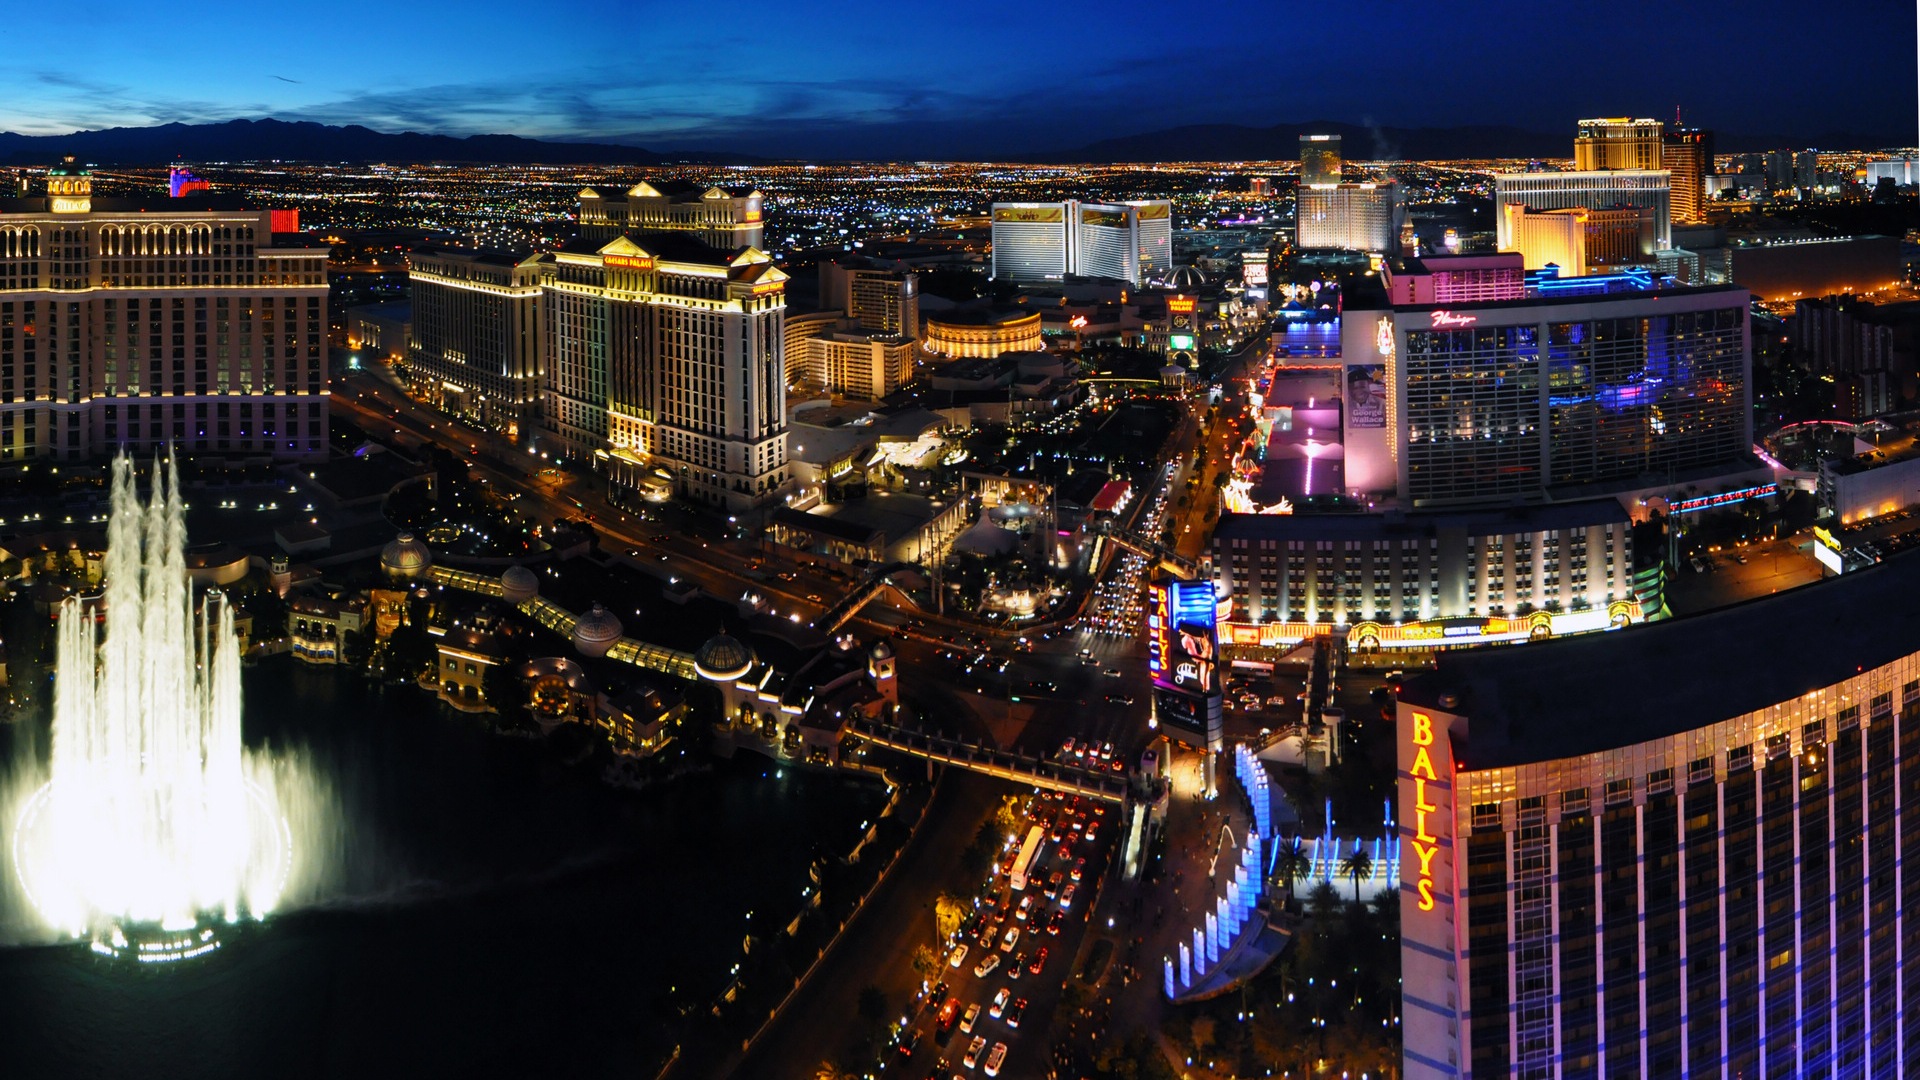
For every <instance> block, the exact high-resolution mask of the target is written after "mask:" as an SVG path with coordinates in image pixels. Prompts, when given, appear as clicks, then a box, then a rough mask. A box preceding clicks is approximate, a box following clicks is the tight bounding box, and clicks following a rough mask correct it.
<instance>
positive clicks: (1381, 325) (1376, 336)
mask: <svg viewBox="0 0 1920 1080" xmlns="http://www.w3.org/2000/svg"><path fill="white" fill-rule="evenodd" d="M1373 347H1374V348H1375V349H1376V350H1378V351H1379V353H1380V355H1381V356H1384V357H1386V358H1387V359H1389V360H1391V359H1393V320H1392V319H1391V318H1389V317H1387V316H1385V315H1382V316H1380V321H1379V322H1377V323H1375V324H1374V327H1373Z"/></svg>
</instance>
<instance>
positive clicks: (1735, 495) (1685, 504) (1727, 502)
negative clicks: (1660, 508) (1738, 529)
mask: <svg viewBox="0 0 1920 1080" xmlns="http://www.w3.org/2000/svg"><path fill="white" fill-rule="evenodd" d="M1779 493H1780V485H1779V484H1761V485H1759V486H1757V487H1749V488H1740V489H1739V490H1737V491H1723V492H1721V493H1720V494H1718V495H1702V496H1700V497H1699V498H1697V499H1681V500H1679V501H1678V502H1675V503H1673V504H1671V510H1672V512H1673V513H1676V514H1691V513H1693V512H1694V511H1696V510H1711V509H1713V508H1714V507H1716V506H1732V505H1733V504H1734V503H1743V502H1746V501H1747V500H1748V499H1764V498H1766V497H1767V496H1769V495H1778V494H1779Z"/></svg>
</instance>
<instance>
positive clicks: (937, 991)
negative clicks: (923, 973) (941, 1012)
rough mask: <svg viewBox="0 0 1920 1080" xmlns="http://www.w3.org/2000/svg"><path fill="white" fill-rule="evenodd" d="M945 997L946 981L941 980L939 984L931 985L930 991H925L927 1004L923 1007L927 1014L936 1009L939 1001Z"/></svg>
mask: <svg viewBox="0 0 1920 1080" xmlns="http://www.w3.org/2000/svg"><path fill="white" fill-rule="evenodd" d="M946 996H947V980H945V979H941V980H940V981H939V982H937V983H934V984H933V989H932V990H929V991H927V1003H926V1006H925V1008H926V1010H927V1011H928V1012H932V1011H933V1010H934V1008H935V1007H937V1006H938V1005H939V1004H940V1002H941V1000H942V999H944V998H945V997H946Z"/></svg>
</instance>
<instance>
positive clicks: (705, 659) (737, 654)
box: [693, 634, 753, 679]
mask: <svg viewBox="0 0 1920 1080" xmlns="http://www.w3.org/2000/svg"><path fill="white" fill-rule="evenodd" d="M693 666H694V670H696V671H698V672H699V673H700V674H702V675H704V676H706V677H707V678H709V679H737V678H739V677H740V676H742V675H745V674H746V673H747V669H748V668H751V667H752V666H753V650H752V649H749V648H747V647H746V646H745V645H743V644H741V643H740V642H738V641H735V640H734V639H733V638H730V637H728V636H727V635H725V634H715V635H714V636H713V637H710V638H708V639H707V643H706V644H704V645H702V646H700V648H699V649H697V650H695V651H694V654H693Z"/></svg>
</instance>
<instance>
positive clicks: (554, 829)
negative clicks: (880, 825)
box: [0, 657, 883, 1078]
mask: <svg viewBox="0 0 1920 1080" xmlns="http://www.w3.org/2000/svg"><path fill="white" fill-rule="evenodd" d="M246 695H247V697H246V702H247V718H246V723H247V741H248V744H249V746H259V745H261V744H262V743H263V742H271V743H273V744H275V745H286V744H291V745H293V746H295V747H299V748H301V749H302V752H303V754H304V756H305V757H306V758H307V760H308V765H309V768H310V769H311V770H312V771H313V772H314V773H315V774H316V775H318V776H321V777H323V778H325V779H327V780H328V781H330V782H331V784H332V788H333V797H332V802H333V804H334V805H335V806H337V807H338V808H339V811H340V813H339V814H338V816H337V819H336V822H335V826H336V827H335V828H334V834H335V835H334V839H332V840H327V841H324V842H323V843H324V846H327V847H330V848H334V849H335V851H334V853H333V855H332V856H331V857H332V860H333V861H334V862H335V863H336V864H338V866H339V867H340V870H339V872H337V873H335V874H333V875H331V880H330V881H329V882H327V883H326V884H325V885H324V887H322V888H321V889H319V890H318V895H317V896H312V897H308V898H305V899H304V900H303V901H301V902H298V903H297V906H295V907H294V908H293V909H291V910H286V911H283V912H282V913H281V914H278V915H276V916H275V917H273V918H272V919H270V920H269V921H268V922H266V923H265V924H262V925H258V926H254V927H250V928H247V929H246V930H245V931H244V932H242V933H239V934H235V935H232V937H231V939H230V940H229V943H228V945H227V947H226V948H223V949H222V950H220V951H219V952H218V953H216V954H214V955H213V956H211V957H209V958H207V959H205V960H202V961H198V962H194V963H189V964H183V965H178V966H176V967H169V968H167V969H164V970H157V971H147V970H141V971H128V970H126V969H125V968H121V967H115V966H111V965H106V964H102V963H96V962H95V961H94V959H93V957H92V956H91V954H89V953H88V952H87V951H86V950H85V949H84V948H83V947H76V946H60V947H9V948H0V1076H5V1077H7V1078H13V1077H42V1076H100V1077H227V1076H272V1077H323V1076H325V1077H330V1076H392V1075H411V1076H452V1075H461V1076H609V1075H616V1076H642V1077H651V1076H653V1074H654V1073H655V1071H656V1070H657V1068H658V1066H659V1064H660V1062H661V1061H662V1060H664V1058H665V1055H666V1054H667V1053H668V1051H669V1048H670V1047H671V1046H672V1044H673V1042H674V1028H673V1022H672V1021H670V1020H669V1019H668V1015H667V1013H666V1011H665V1010H663V1009H662V1007H661V1003H662V1001H663V999H664V997H665V996H666V994H667V993H668V991H669V988H671V987H678V988H679V989H680V991H681V992H682V993H686V992H689V991H690V992H691V994H692V996H693V997H695V998H696V999H698V1000H710V999H711V998H712V996H713V994H714V993H716V992H717V991H718V990H719V989H721V988H722V987H723V986H724V985H725V982H726V980H727V977H728V969H729V968H730V967H731V966H732V965H733V963H734V962H735V961H737V960H738V959H739V956H740V948H741V940H742V937H743V936H744V934H745V933H746V932H747V929H748V927H749V925H750V924H753V925H755V927H756V929H758V930H760V931H762V932H772V931H773V930H775V929H777V927H778V926H779V925H782V924H784V923H785V922H786V921H787V920H788V919H789V918H791V917H792V915H793V914H794V912H795V911H796V910H797V909H798V906H799V904H800V902H801V899H802V897H801V890H802V889H803V888H804V887H805V885H806V868H807V865H808V863H809V862H810V860H811V859H812V858H813V857H814V855H815V854H821V853H826V852H844V851H846V850H847V849H848V848H850V847H851V846H852V845H853V843H854V842H855V840H856V839H857V838H858V835H859V832H860V830H861V825H862V824H863V823H864V822H865V821H866V820H867V819H868V818H869V816H870V815H872V814H873V813H875V812H877V811H878V809H879V807H880V805H881V802H882V799H883V792H882V791H881V789H880V788H879V787H878V786H876V785H873V784H867V783H861V782H858V781H853V780H849V779H846V778H840V777H832V776H826V775H821V774H808V773H797V772H794V771H791V770H789V771H786V772H785V773H784V774H776V773H775V771H774V770H773V768H772V766H771V765H770V763H766V762H762V761H759V760H757V759H742V760H739V761H735V762H714V763H713V771H710V772H701V773H698V774H696V775H691V776H685V777H681V778H679V779H677V780H674V781H672V782H671V783H668V784H665V785H660V786H656V787H654V788H651V789H649V790H646V791H641V792H630V791H619V790H615V789H612V788H608V787H605V786H603V785H601V784H599V783H598V782H597V781H596V780H595V779H594V778H593V777H592V776H591V775H588V774H586V773H584V772H582V771H580V770H575V769H569V768H566V767H564V766H561V765H560V764H558V763H557V762H556V761H555V759H554V757H553V755H552V754H551V753H550V751H549V750H548V749H547V748H546V747H545V746H544V745H543V744H541V743H539V742H536V741H528V740H519V739H508V738H502V737H498V736H493V735H489V734H487V733H486V732H484V731H483V730H481V728H480V726H479V725H478V723H477V722H476V721H474V720H472V719H469V718H463V717H454V716H447V715H442V714H441V713H440V712H439V711H438V709H437V708H436V707H435V706H434V705H432V704H431V703H430V702H429V701H428V700H427V699H425V698H424V697H422V696H418V695H416V694H415V693H414V692H413V691H411V690H405V691H382V690H379V689H376V688H373V687H370V686H366V685H364V684H362V683H361V682H359V681H358V680H355V679H351V678H348V677H343V676H340V675H337V674H335V673H334V672H333V671H332V670H330V669H318V670H309V669H305V668H302V667H300V666H298V665H296V664H294V663H293V662H292V661H291V660H289V659H287V658H284V657H282V658H277V659H275V660H270V661H268V662H266V663H263V664H262V665H261V666H259V667H257V668H253V669H250V670H249V671H248V672H247V673H246ZM24 728H25V726H24V725H23V726H22V727H21V728H16V729H13V730H6V729H0V753H11V754H14V755H20V754H26V753H29V752H31V751H30V749H29V744H32V743H38V742H41V741H42V740H43V739H44V733H43V732H34V731H30V730H25V729H24ZM5 824H6V828H7V831H9V832H10V831H11V827H12V823H11V822H10V821H9V822H6V823H5ZM300 831H301V830H299V829H298V828H296V836H298V835H299V834H300ZM7 878H8V880H7V882H6V888H5V889H4V890H0V902H5V903H17V897H18V890H17V888H16V887H15V883H14V882H13V881H12V868H11V866H10V865H9V866H8V867H7ZM749 911H752V912H754V913H755V915H754V918H753V919H752V920H749V918H748V915H747V913H748V912H749ZM9 914H10V915H14V916H15V918H16V919H17V913H9Z"/></svg>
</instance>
